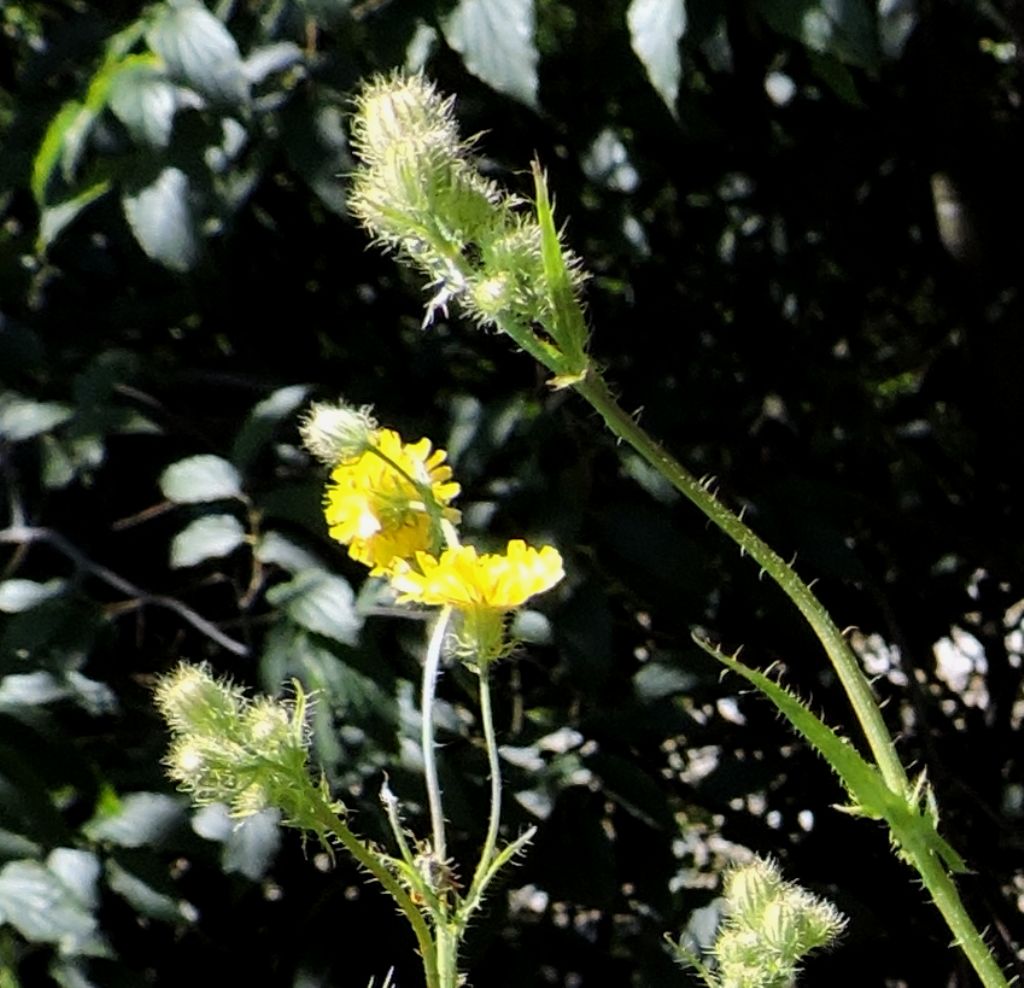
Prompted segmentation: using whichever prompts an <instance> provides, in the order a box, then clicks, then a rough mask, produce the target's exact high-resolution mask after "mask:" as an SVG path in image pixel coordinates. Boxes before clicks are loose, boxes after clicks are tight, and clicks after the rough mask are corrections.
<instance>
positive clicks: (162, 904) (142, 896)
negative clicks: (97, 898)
mask: <svg viewBox="0 0 1024 988" xmlns="http://www.w3.org/2000/svg"><path fill="white" fill-rule="evenodd" d="M150 870H152V869H150ZM106 873H107V885H108V886H109V887H110V889H111V891H113V892H116V893H117V894H118V895H119V896H121V898H122V899H124V900H125V902H127V903H128V904H129V905H130V906H131V907H132V908H133V909H134V910H135V911H136V912H137V913H139V914H140V915H142V916H148V917H149V918H150V919H157V920H160V921H162V922H164V923H175V922H180V920H181V919H182V917H183V915H184V911H183V910H182V903H181V901H180V900H179V899H178V898H176V897H175V896H174V895H173V894H172V892H171V890H170V888H167V889H164V890H161V886H162V885H167V884H168V882H167V879H166V875H160V874H157V873H154V874H152V875H144V876H143V875H140V874H139V873H138V871H137V869H136V868H130V867H128V866H127V865H126V864H124V863H122V862H121V861H119V860H117V859H113V858H112V859H111V860H109V861H107V864H106Z"/></svg>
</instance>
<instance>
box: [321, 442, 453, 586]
mask: <svg viewBox="0 0 1024 988" xmlns="http://www.w3.org/2000/svg"><path fill="white" fill-rule="evenodd" d="M446 459H447V453H445V451H444V450H443V449H434V448H433V447H432V445H431V443H430V440H428V439H421V440H420V441H419V442H416V443H405V442H403V441H402V437H401V436H400V435H399V434H398V433H397V432H394V431H393V430H391V429H381V430H379V431H378V432H377V433H376V434H375V435H374V437H373V441H372V443H371V446H370V448H369V449H368V450H367V451H366V452H364V453H363V454H362V455H360V456H358V457H357V458H355V459H352V460H348V461H345V462H341V463H339V464H338V465H337V466H336V467H335V468H334V470H333V471H332V472H331V483H330V485H329V486H328V488H327V495H326V505H325V508H324V515H325V517H326V518H327V523H328V525H329V526H330V529H329V531H330V534H331V537H332V538H335V539H337V540H338V541H339V542H341V543H342V544H344V545H347V546H348V551H349V555H350V556H352V558H353V559H357V560H359V562H361V563H363V564H365V565H366V566H369V567H370V572H371V573H374V574H382V573H386V572H388V571H389V569H390V567H391V566H392V564H393V563H394V562H395V560H396V559H411V558H413V557H414V556H415V555H416V553H417V552H421V551H436V549H437V548H439V546H440V543H441V532H440V525H441V523H442V521H444V522H449V523H451V524H456V523H457V522H458V520H459V517H460V516H459V512H458V511H457V510H456V509H455V508H452V507H451V506H450V504H451V501H452V500H453V499H454V498H455V497H456V495H457V494H458V493H459V485H458V484H457V483H455V482H454V481H452V479H451V477H452V470H451V467H450V466H448V465H447V463H445V460H446Z"/></svg>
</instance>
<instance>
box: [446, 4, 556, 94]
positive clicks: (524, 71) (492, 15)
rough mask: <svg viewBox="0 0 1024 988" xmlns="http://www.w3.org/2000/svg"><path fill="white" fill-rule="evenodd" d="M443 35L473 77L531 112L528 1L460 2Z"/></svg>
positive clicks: (534, 57) (533, 77)
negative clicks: (525, 106) (529, 107)
mask: <svg viewBox="0 0 1024 988" xmlns="http://www.w3.org/2000/svg"><path fill="white" fill-rule="evenodd" d="M442 30H443V31H444V36H445V40H446V41H447V42H448V44H449V45H451V47H452V48H454V49H455V50H456V51H457V52H458V53H459V54H460V55H461V56H462V61H463V62H464V63H465V66H466V68H467V69H468V70H469V71H470V72H472V73H473V75H475V76H476V77H477V78H479V79H482V80H483V81H484V82H486V83H487V85H489V86H491V87H492V88H494V89H496V90H498V92H499V93H505V94H506V95H508V96H513V97H515V98H516V99H518V100H520V101H521V102H523V103H525V104H526V105H527V106H532V107H536V105H537V85H538V82H537V61H538V57H539V56H538V53H537V47H536V45H535V44H534V37H533V34H534V9H533V0H459V3H458V5H457V6H456V8H455V10H453V11H452V13H451V14H450V15H449V16H448V17H447V18H446V19H445V20H444V22H443V23H442Z"/></svg>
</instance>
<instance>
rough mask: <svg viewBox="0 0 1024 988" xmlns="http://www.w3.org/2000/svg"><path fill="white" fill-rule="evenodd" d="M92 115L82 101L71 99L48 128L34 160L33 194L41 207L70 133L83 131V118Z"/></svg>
mask: <svg viewBox="0 0 1024 988" xmlns="http://www.w3.org/2000/svg"><path fill="white" fill-rule="evenodd" d="M91 116H92V115H91V114H89V113H88V111H87V110H86V109H85V107H84V106H83V105H82V104H81V103H79V102H78V101H77V100H70V101H69V102H67V103H65V104H64V105H63V106H62V107H61V108H60V110H59V111H58V113H57V115H56V116H55V117H54V118H53V119H52V120H51V121H50V124H49V126H48V127H47V128H46V133H45V134H44V135H43V140H42V142H41V143H40V145H39V150H38V151H37V152H36V156H35V158H34V159H33V161H32V195H33V196H35V200H36V203H37V204H38V205H39V206H40V207H42V206H43V205H44V204H45V202H46V190H47V186H48V185H49V184H50V178H51V177H52V175H53V172H54V170H55V169H56V167H57V163H58V162H59V161H60V160H61V156H62V154H63V152H64V146H65V144H66V143H68V141H69V139H70V135H71V134H72V133H74V132H78V131H81V130H82V128H83V118H85V117H88V118H89V119H90V121H91Z"/></svg>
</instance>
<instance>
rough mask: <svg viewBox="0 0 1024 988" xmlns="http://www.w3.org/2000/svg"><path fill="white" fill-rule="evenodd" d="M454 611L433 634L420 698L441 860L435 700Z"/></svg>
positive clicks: (444, 613) (445, 611) (444, 611)
mask: <svg viewBox="0 0 1024 988" xmlns="http://www.w3.org/2000/svg"><path fill="white" fill-rule="evenodd" d="M451 615H452V609H451V608H450V607H442V608H441V613H440V614H438V616H437V623H436V624H435V625H434V630H433V631H432V632H431V635H430V643H429V644H428V645H427V655H426V658H425V659H424V662H423V689H422V694H421V699H420V718H421V720H422V731H421V740H422V744H423V780H424V782H425V784H426V787H427V803H428V805H429V807H430V827H431V832H432V833H433V844H432V848H431V849H432V850H433V852H434V854H435V855H436V856H437V858H438V859H439V860H440V861H445V860H446V859H447V857H448V855H447V850H446V842H445V835H444V810H443V809H442V807H441V784H440V783H439V782H438V780H437V757H436V756H437V752H436V747H437V745H436V743H435V741H434V697H435V694H436V691H437V677H438V675H439V673H440V670H441V649H442V646H443V645H444V637H445V635H446V634H447V633H448V622H449V620H450V619H451Z"/></svg>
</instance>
